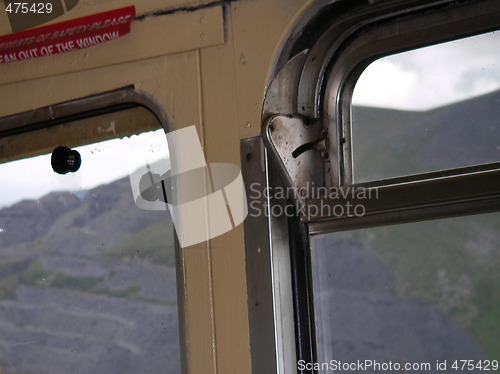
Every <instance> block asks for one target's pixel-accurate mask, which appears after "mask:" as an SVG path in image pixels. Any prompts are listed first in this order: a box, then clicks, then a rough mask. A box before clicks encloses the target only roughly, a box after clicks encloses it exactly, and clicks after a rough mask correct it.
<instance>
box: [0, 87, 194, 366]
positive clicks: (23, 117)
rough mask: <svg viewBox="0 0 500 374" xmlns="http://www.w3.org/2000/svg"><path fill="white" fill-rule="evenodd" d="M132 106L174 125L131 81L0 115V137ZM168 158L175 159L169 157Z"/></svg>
mask: <svg viewBox="0 0 500 374" xmlns="http://www.w3.org/2000/svg"><path fill="white" fill-rule="evenodd" d="M135 107H142V108H144V109H146V110H147V111H149V112H150V113H151V114H152V115H153V116H154V117H155V118H156V119H157V121H158V123H159V124H160V126H161V127H162V128H163V130H164V131H165V133H168V132H171V131H174V127H173V125H172V123H171V122H170V120H169V118H168V115H167V113H166V112H165V110H164V109H163V107H162V106H161V105H160V103H159V102H158V101H157V100H155V98H154V97H153V96H151V95H149V94H148V93H146V92H141V91H137V90H136V89H135V87H134V86H133V85H132V86H126V87H122V88H118V89H115V90H112V91H108V92H103V93H98V94H95V95H91V96H87V97H83V98H79V99H75V100H70V101H66V102H62V103H57V104H54V105H50V106H47V107H42V108H37V109H33V110H31V111H28V112H22V113H17V114H12V115H9V116H5V117H0V137H6V136H12V135H18V134H23V133H29V132H31V131H36V130H38V129H42V128H47V127H51V126H57V125H60V124H62V123H66V122H71V121H76V120H81V119H85V118H91V117H95V116H99V115H102V114H108V113H113V112H117V111H121V110H124V109H131V108H135ZM140 129H141V127H140V124H138V126H137V130H140ZM165 140H166V139H165ZM174 146H175V145H174ZM169 147H170V154H172V152H175V149H172V145H170V144H169ZM171 162H175V161H174V160H171ZM174 232H175V230H174ZM174 237H175V272H176V283H177V285H176V290H177V307H178V323H179V348H180V366H181V373H188V371H189V368H188V360H187V358H188V357H187V352H188V339H187V313H186V292H185V287H184V284H185V271H184V257H183V253H182V249H181V247H180V243H179V241H178V239H177V235H174Z"/></svg>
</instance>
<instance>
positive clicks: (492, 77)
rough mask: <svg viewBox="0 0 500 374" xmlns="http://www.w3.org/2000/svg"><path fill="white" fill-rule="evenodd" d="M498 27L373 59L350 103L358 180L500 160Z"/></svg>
mask: <svg viewBox="0 0 500 374" xmlns="http://www.w3.org/2000/svg"><path fill="white" fill-rule="evenodd" d="M499 48H500V32H498V31H496V32H491V33H487V34H482V35H478V36H473V37H469V38H464V39H460V40H455V41H451V42H447V43H442V44H438V45H434V46H429V47H425V48H420V49H415V50H412V51H409V52H404V53H398V54H395V55H391V56H387V57H383V58H381V59H378V60H376V61H374V62H372V63H371V64H370V65H369V66H368V67H367V68H366V69H365V70H364V71H363V73H362V74H361V76H360V77H359V80H358V81H357V83H356V85H355V88H354V92H353V99H352V107H351V131H352V160H353V175H354V181H355V182H363V181H371V180H377V179H384V178H392V177H398V176H406V175H413V174H418V173H424V172H432V171H439V170H445V169H452V168H457V167H466V166H473V165H479V164H484V163H491V162H497V161H500V124H499V122H500V59H499V54H498V50H499Z"/></svg>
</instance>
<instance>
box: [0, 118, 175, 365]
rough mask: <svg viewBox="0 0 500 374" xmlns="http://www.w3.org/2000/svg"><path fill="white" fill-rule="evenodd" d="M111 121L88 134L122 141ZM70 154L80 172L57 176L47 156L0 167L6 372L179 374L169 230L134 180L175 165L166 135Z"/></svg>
mask: <svg viewBox="0 0 500 374" xmlns="http://www.w3.org/2000/svg"><path fill="white" fill-rule="evenodd" d="M134 113H136V112H134ZM132 114H133V113H128V114H127V115H126V116H125V117H126V118H127V119H130V118H133V117H132ZM136 114H137V113H136ZM108 116H109V115H108ZM111 117H113V116H112V115H111ZM125 117H123V118H125ZM139 117H140V116H139ZM114 121H115V120H114V119H110V118H108V119H106V123H105V126H104V125H103V126H101V125H99V126H97V125H98V123H96V120H93V121H91V122H89V123H94V124H95V126H94V127H95V128H93V129H92V131H90V130H89V131H88V133H89V134H90V135H89V134H88V137H89V138H93V137H96V136H97V137H99V136H100V137H105V138H106V137H107V138H110V137H113V136H115V137H116V136H117V135H116V134H118V133H120V131H121V130H120V124H119V123H115V122H114ZM87 122H88V121H87ZM115 125H116V126H115ZM89 126H90V125H89ZM125 127H127V128H128V130H127V131H129V129H130V128H131V127H130V124H126V126H125ZM158 127H159V124H158V123H156V128H158ZM73 129H78V126H75V127H73ZM87 129H88V126H87V125H86V126H84V127H81V128H80V130H81V131H83V132H82V133H80V134H79V135H78V136H76V135H75V136H73V138H71V136H70V135H71V134H69V135H67V136H65V137H64V138H65V139H68V141H69V142H75V141H78V139H79V138H80V137H81V136H82V134H83V133H84V132H85V131H87ZM99 129H101V130H99ZM122 129H123V126H122ZM80 130H79V131H80ZM94 130H95V131H94ZM43 131H56V130H54V129H49V130H43ZM57 131H59V130H57ZM57 131H56V132H57ZM61 131H62V130H61ZM124 131H125V130H124ZM45 135H47V137H46V138H44V139H45V142H49V143H50V141H51V139H55V138H57V136H56V135H57V134H55V133H54V134H52V135H51V134H48V133H47V134H45ZM45 135H44V133H43V132H42V133H41V135H40V136H45ZM104 135H106V136H104ZM33 139H34V141H35V142H36V141H39V140H40V139H39V138H36V137H34V138H33ZM80 141H81V140H80ZM10 144H13V142H10ZM26 144H28V143H26V142H22V143H20V144H19V147H21V146H24V145H26ZM30 144H31V143H30ZM58 145H66V144H58ZM28 146H29V145H26V147H28ZM53 148H55V147H52V149H53ZM73 149H76V150H77V151H78V152H79V153H80V155H81V168H80V170H78V171H77V172H75V173H68V174H65V175H60V174H56V173H55V172H54V171H53V170H52V167H51V154H50V153H49V154H44V155H39V156H30V157H26V158H24V159H21V160H17V161H10V162H6V163H3V164H0V175H1V182H0V186H1V187H0V372H2V373H4V372H6V373H7V372H8V373H44V374H45V373H46V374H49V373H50V374H53V373H72V372H78V373H82V374H84V373H88V374H90V373H92V374H95V373H120V374H125V373H130V374H132V373H163V374H166V373H172V374H174V373H175V374H178V373H179V372H180V352H179V333H178V316H177V296H176V274H175V256H174V231H173V225H172V221H171V218H170V214H169V213H168V210H167V209H165V210H164V211H160V210H155V211H149V210H141V209H139V208H138V207H137V206H136V203H135V201H134V198H133V193H132V188H131V180H130V178H129V175H130V174H131V173H133V172H135V171H136V170H137V169H139V168H141V167H142V168H144V167H145V166H147V165H149V166H155V167H156V169H158V165H159V164H161V165H162V168H163V169H168V168H169V159H168V147H167V142H166V137H165V133H164V131H163V130H162V129H159V130H156V131H149V132H145V133H141V134H139V135H131V136H127V137H123V138H120V139H111V140H106V141H102V142H97V143H93V144H90V145H82V146H76V147H75V148H73ZM25 151H26V154H29V153H33V152H34V151H33V150H28V149H26V150H25ZM1 156H3V155H1Z"/></svg>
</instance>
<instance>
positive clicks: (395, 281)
mask: <svg viewBox="0 0 500 374" xmlns="http://www.w3.org/2000/svg"><path fill="white" fill-rule="evenodd" d="M498 227H500V213H490V214H483V215H477V216H467V217H459V218H450V219H442V220H436V221H425V222H418V223H409V224H401V225H395V226H385V227H378V228H369V229H361V230H355V231H348V232H342V233H332V234H322V235H317V236H313V237H312V238H311V246H312V252H311V256H312V270H313V287H314V306H315V314H316V332H317V340H318V341H317V347H318V361H319V363H320V364H321V363H323V365H324V366H323V368H322V369H323V370H320V371H319V372H321V373H326V372H333V371H328V370H333V369H335V367H333V368H332V366H328V365H332V363H333V364H335V365H341V364H340V363H347V364H352V363H358V360H359V361H360V362H362V363H364V364H367V366H364V367H362V368H360V367H359V366H351V367H347V370H346V367H342V368H341V369H342V372H344V371H345V372H352V373H354V372H363V373H365V372H366V373H382V372H384V373H389V372H391V373H392V372H393V373H420V372H422V373H423V372H432V373H436V372H439V373H441V372H442V373H456V372H462V373H464V372H468V373H473V372H477V373H479V372H484V371H482V370H484V368H485V367H486V366H487V367H489V370H488V371H489V372H495V370H497V369H498V366H497V365H498V361H497V362H496V363H495V362H494V361H493V360H499V359H500V340H499V339H498V337H499V336H500V273H499V272H498V269H499V268H500V244H499V243H500V232H499V231H498ZM365 360H366V361H365ZM456 360H473V361H472V362H473V363H474V367H473V368H472V369H471V368H467V369H463V368H462V364H463V362H461V361H456ZM391 363H392V366H389V365H391ZM454 363H456V364H457V365H458V369H457V368H456V367H455V368H454V367H453V365H454ZM406 364H410V365H414V366H407V367H405V366H404V365H406ZM467 364H468V363H467ZM377 365H380V366H377ZM429 365H430V366H429ZM437 365H439V366H437ZM480 367H482V368H483V369H482V370H481V369H480ZM353 368H354V369H353ZM336 369H337V370H339V366H337V367H336ZM335 372H340V371H335Z"/></svg>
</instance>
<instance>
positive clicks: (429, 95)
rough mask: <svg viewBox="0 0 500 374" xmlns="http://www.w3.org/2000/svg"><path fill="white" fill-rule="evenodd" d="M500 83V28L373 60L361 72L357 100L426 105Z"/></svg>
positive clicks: (400, 106)
mask: <svg viewBox="0 0 500 374" xmlns="http://www.w3.org/2000/svg"><path fill="white" fill-rule="evenodd" d="M499 88H500V32H492V33H487V34H483V35H479V36H474V37H470V38H465V39H461V40H457V41H453V42H448V43H443V44H438V45H435V46H431V47H425V48H420V49H416V50H413V51H410V52H405V53H399V54H396V55H393V56H388V57H384V58H382V59H379V60H376V61H374V62H373V63H372V64H371V65H370V66H368V68H367V69H366V70H365V71H364V72H363V73H362V74H361V76H360V78H359V80H358V82H357V84H356V86H355V89H354V95H353V103H354V104H357V105H366V106H378V107H385V108H395V109H406V110H424V109H430V108H435V107H438V106H442V105H445V104H449V103H452V102H456V101H460V100H464V99H467V98H471V97H474V96H479V95H482V94H485V93H488V92H492V91H495V90H498V89H499Z"/></svg>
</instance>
